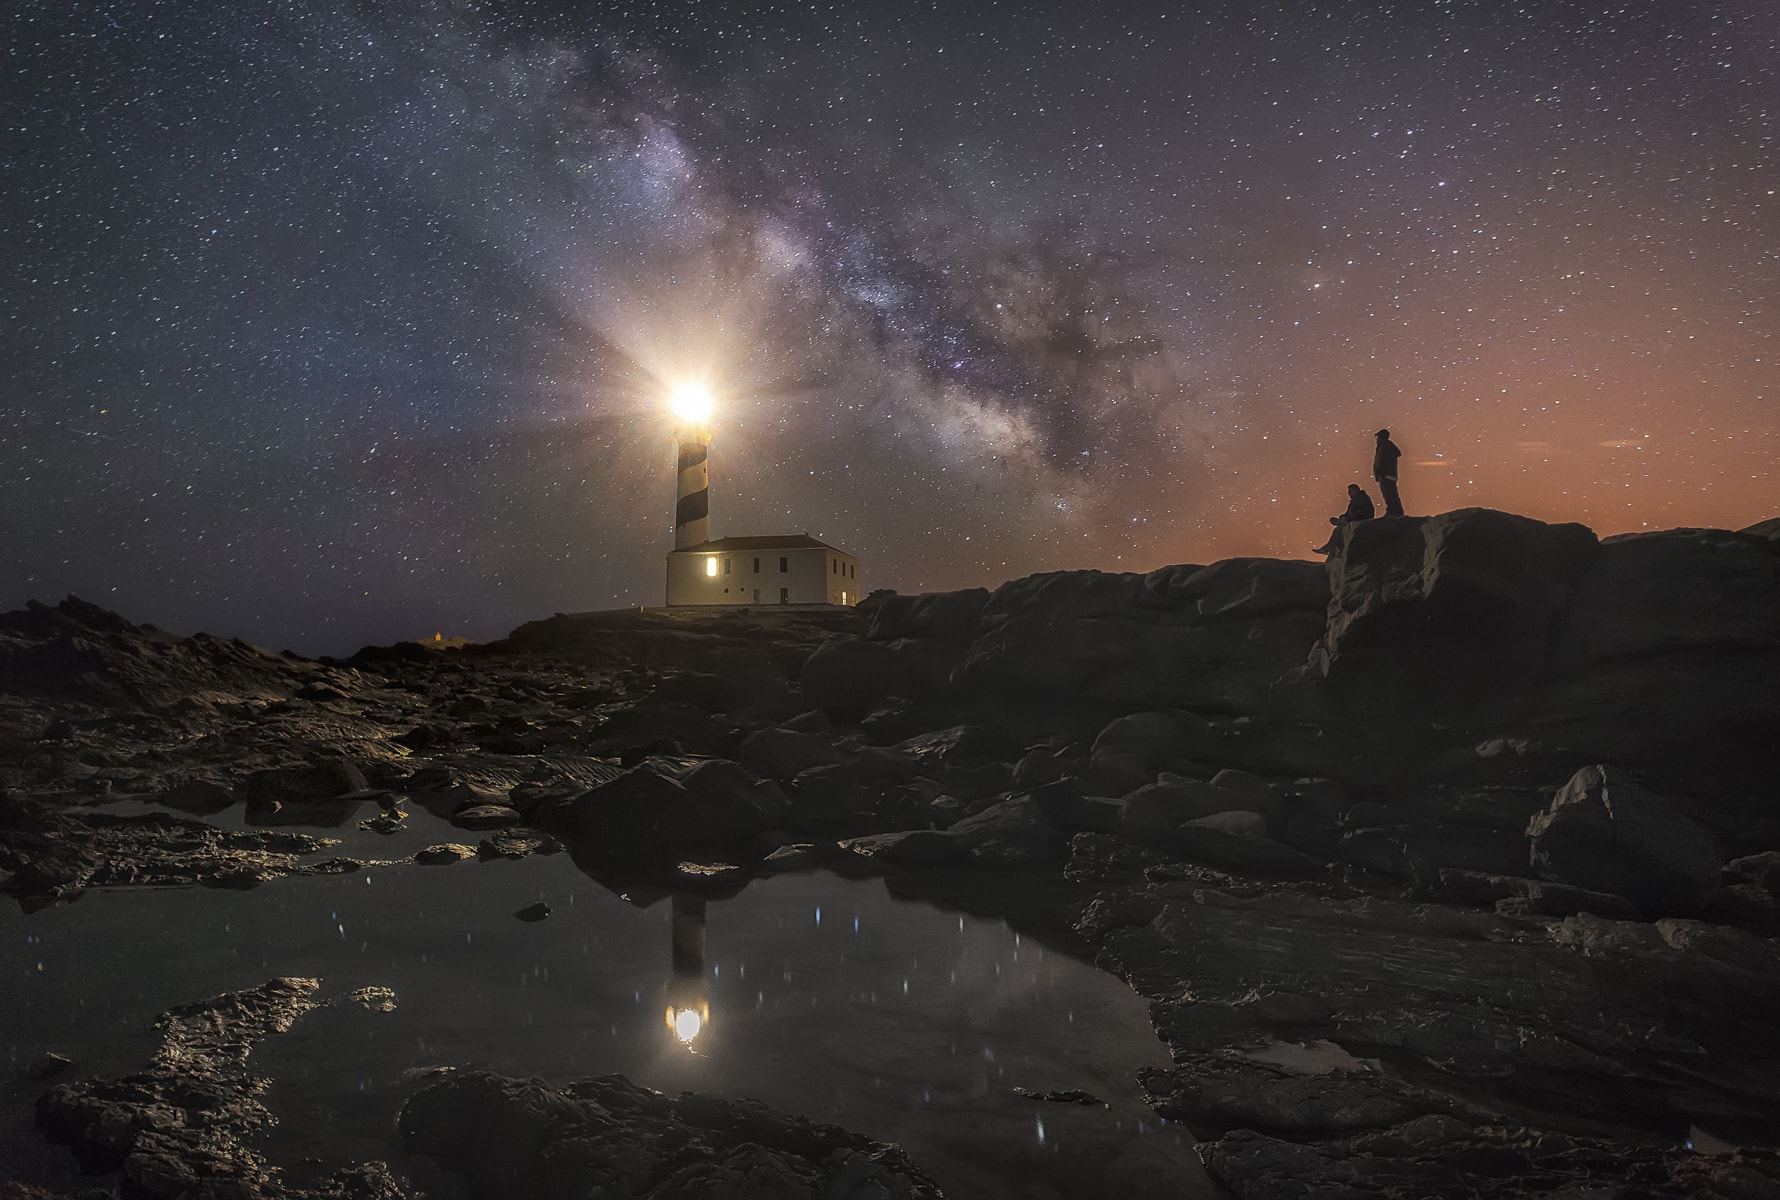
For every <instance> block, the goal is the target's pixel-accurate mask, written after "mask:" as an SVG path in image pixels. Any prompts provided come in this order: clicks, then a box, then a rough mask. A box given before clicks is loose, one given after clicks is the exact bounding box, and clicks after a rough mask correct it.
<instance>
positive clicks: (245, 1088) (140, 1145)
mask: <svg viewBox="0 0 1780 1200" xmlns="http://www.w3.org/2000/svg"><path fill="white" fill-rule="evenodd" d="M319 986H320V985H319V984H318V983H317V982H316V981H315V980H313V979H274V980H272V981H271V982H269V983H267V984H265V985H264V986H263V987H258V988H254V989H251V990H249V991H244V992H235V993H231V994H229V995H224V996H218V997H216V998H214V999H211V1000H202V1001H197V1002H194V1003H192V1004H187V1005H182V1006H181V1007H179V1008H176V1009H173V1010H171V1011H169V1012H167V1013H165V1014H164V1015H163V1016H162V1018H161V1022H160V1029H161V1034H162V1042H161V1048H160V1050H159V1051H158V1052H157V1053H156V1054H155V1056H154V1058H153V1059H152V1060H151V1061H150V1062H149V1064H148V1065H147V1066H146V1067H144V1068H143V1069H142V1070H141V1071H138V1072H135V1073H134V1074H130V1075H126V1076H123V1077H122V1078H118V1079H91V1080H82V1081H80V1082H78V1083H66V1084H60V1085H58V1086H56V1087H53V1088H51V1089H50V1090H49V1091H47V1092H45V1093H44V1094H43V1095H42V1097H40V1098H39V1100H38V1102H37V1120H38V1123H39V1124H40V1125H41V1126H42V1127H43V1129H44V1131H45V1133H46V1134H47V1135H48V1136H49V1137H50V1138H52V1139H54V1140H56V1141H60V1142H66V1143H67V1144H68V1145H69V1146H70V1147H71V1148H72V1149H73V1151H74V1152H75V1154H77V1155H78V1156H79V1157H80V1159H81V1162H82V1164H83V1165H84V1166H85V1167H86V1168H87V1169H88V1170H90V1171H95V1172H107V1171H114V1170H115V1171H120V1172H121V1174H122V1187H123V1189H124V1193H125V1194H126V1195H130V1196H135V1197H142V1198H143V1200H185V1198H187V1197H193V1198H208V1197H217V1198H221V1197H239V1198H241V1200H255V1198H264V1200H282V1198H289V1200H399V1198H401V1197H403V1196H404V1194H405V1193H404V1192H403V1191H402V1189H401V1188H400V1187H398V1185H397V1184H396V1181H395V1180H394V1179H393V1178H392V1177H391V1176H390V1174H389V1171H388V1168H386V1167H385V1166H384V1165H383V1164H382V1163H368V1164H365V1165H362V1166H359V1167H355V1168H352V1169H349V1170H345V1171H341V1172H338V1173H337V1174H335V1175H334V1176H332V1177H331V1178H329V1179H327V1180H326V1181H324V1182H323V1183H321V1184H320V1185H319V1186H317V1187H314V1188H286V1187H285V1186H284V1185H283V1183H282V1182H281V1180H280V1178H279V1172H278V1171H277V1169H276V1168H274V1167H273V1166H272V1165H271V1164H269V1163H268V1162H267V1161H266V1158H265V1156H264V1155H263V1154H261V1153H260V1152H259V1151H258V1150H256V1149H255V1148H254V1146H253V1144H252V1143H253V1141H254V1139H255V1136H256V1135H258V1134H261V1133H263V1132H264V1131H265V1130H266V1129H267V1128H268V1127H269V1126H271V1125H272V1124H274V1123H275V1121H276V1118H275V1117H274V1116H273V1114H272V1112H271V1110H270V1109H268V1108H267V1107H266V1105H265V1103H264V1099H263V1098H264V1096H265V1093H266V1089H267V1086H268V1081H267V1080H265V1079H260V1078H256V1077H254V1076H252V1075H250V1074H249V1073H248V1059H249V1057H250V1056H251V1054H252V1053H253V1049H254V1047H255V1046H256V1045H257V1044H258V1043H259V1042H261V1041H263V1040H264V1039H265V1038H267V1037H269V1036H271V1035H272V1034H275V1033H282V1032H284V1031H285V1030H287V1029H289V1028H290V1027H291V1025H292V1023H293V1022H295V1021H296V1020H297V1018H298V1017H300V1016H302V1014H303V1013H305V1012H307V1011H309V1010H310V1009H311V1008H313V1007H314V1006H315V1004H316V1000H315V993H316V991H317V989H318V987H319Z"/></svg>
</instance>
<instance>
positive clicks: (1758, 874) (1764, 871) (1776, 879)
mask: <svg viewBox="0 0 1780 1200" xmlns="http://www.w3.org/2000/svg"><path fill="white" fill-rule="evenodd" d="M1775 519H1776V520H1777V521H1780V518H1775ZM1723 877H1724V880H1725V882H1727V883H1747V884H1753V885H1754V886H1756V887H1759V888H1761V889H1762V890H1763V891H1764V892H1767V893H1769V894H1770V895H1780V850H1764V851H1762V852H1761V853H1760V854H1746V855H1744V856H1743V857H1742V858H1733V859H1731V861H1729V862H1727V863H1725V864H1724V876H1723Z"/></svg>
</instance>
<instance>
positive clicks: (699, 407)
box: [673, 383, 711, 424]
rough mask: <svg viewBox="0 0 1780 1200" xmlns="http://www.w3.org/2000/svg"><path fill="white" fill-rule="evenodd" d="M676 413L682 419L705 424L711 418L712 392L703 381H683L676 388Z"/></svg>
mask: <svg viewBox="0 0 1780 1200" xmlns="http://www.w3.org/2000/svg"><path fill="white" fill-rule="evenodd" d="M673 407H674V415H675V416H676V417H679V418H680V419H681V420H682V421H690V422H694V423H698V424H703V423H704V422H706V421H709V420H710V419H711V392H710V389H709V388H707V387H705V385H704V384H702V383H682V384H681V385H680V386H679V387H676V388H675V389H674V399H673Z"/></svg>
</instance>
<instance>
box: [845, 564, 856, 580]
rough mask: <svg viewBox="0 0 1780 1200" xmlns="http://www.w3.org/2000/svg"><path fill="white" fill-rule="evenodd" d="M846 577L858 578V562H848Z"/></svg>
mask: <svg viewBox="0 0 1780 1200" xmlns="http://www.w3.org/2000/svg"><path fill="white" fill-rule="evenodd" d="M847 578H848V579H858V578H859V564H858V563H848V564H847Z"/></svg>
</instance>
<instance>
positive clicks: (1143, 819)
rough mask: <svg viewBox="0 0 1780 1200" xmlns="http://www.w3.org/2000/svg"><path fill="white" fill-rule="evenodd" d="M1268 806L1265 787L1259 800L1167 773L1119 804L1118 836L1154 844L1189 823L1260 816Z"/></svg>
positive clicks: (1198, 780)
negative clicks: (1239, 813) (1225, 815)
mask: <svg viewBox="0 0 1780 1200" xmlns="http://www.w3.org/2000/svg"><path fill="white" fill-rule="evenodd" d="M1250 778H1253V776H1251V777H1250ZM1251 800H1253V807H1250V801H1251ZM1268 803H1269V797H1268V794H1267V792H1266V787H1265V785H1262V792H1261V795H1260V796H1259V798H1258V799H1256V798H1253V797H1250V796H1248V795H1245V794H1243V793H1241V792H1239V791H1235V790H1228V789H1225V788H1221V787H1219V786H1217V785H1216V784H1215V783H1208V782H1206V781H1205V780H1203V779H1189V778H1187V777H1186V776H1183V775H1173V774H1169V773H1167V772H1164V773H1163V775H1162V777H1161V778H1160V779H1158V780H1157V781H1156V782H1155V783H1151V784H1146V785H1144V786H1143V787H1140V788H1138V789H1136V790H1135V791H1133V792H1132V793H1131V794H1130V795H1128V796H1126V797H1125V799H1124V800H1123V801H1122V802H1121V803H1120V807H1121V809H1122V812H1121V815H1120V818H1119V832H1121V833H1123V834H1124V835H1125V836H1126V837H1133V838H1137V839H1139V840H1145V841H1154V840H1156V839H1159V838H1162V837H1165V836H1166V835H1167V834H1168V833H1170V832H1171V831H1172V830H1174V829H1176V828H1178V827H1179V826H1181V825H1184V824H1186V823H1187V822H1188V821H1192V820H1197V819H1198V818H1200V817H1209V816H1211V815H1212V814H1214V813H1222V812H1231V811H1236V810H1246V811H1250V812H1261V811H1264V810H1265V808H1266V807H1268Z"/></svg>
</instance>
